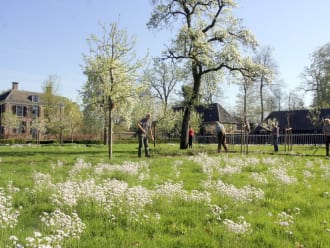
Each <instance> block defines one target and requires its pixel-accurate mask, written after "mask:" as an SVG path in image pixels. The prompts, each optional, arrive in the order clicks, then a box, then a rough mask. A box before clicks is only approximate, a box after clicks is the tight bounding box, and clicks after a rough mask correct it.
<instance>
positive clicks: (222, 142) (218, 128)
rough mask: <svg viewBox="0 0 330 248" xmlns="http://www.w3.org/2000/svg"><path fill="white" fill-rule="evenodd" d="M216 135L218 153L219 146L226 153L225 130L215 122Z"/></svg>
mask: <svg viewBox="0 0 330 248" xmlns="http://www.w3.org/2000/svg"><path fill="white" fill-rule="evenodd" d="M215 128H216V129H215V130H216V133H217V137H218V153H220V151H221V146H223V148H224V149H225V151H226V152H228V148H227V144H226V130H225V127H224V126H223V125H222V124H221V123H220V122H219V121H217V122H216V127H215Z"/></svg>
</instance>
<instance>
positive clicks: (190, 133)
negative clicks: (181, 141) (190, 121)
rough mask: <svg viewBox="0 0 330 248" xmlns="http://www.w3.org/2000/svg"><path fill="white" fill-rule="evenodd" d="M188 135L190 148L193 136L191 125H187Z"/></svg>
mask: <svg viewBox="0 0 330 248" xmlns="http://www.w3.org/2000/svg"><path fill="white" fill-rule="evenodd" d="M188 136H189V140H188V148H192V143H193V138H194V136H195V131H194V129H193V128H192V126H189V131H188Z"/></svg>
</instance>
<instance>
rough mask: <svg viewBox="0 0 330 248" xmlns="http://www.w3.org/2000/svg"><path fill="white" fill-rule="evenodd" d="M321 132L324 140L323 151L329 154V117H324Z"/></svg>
mask: <svg viewBox="0 0 330 248" xmlns="http://www.w3.org/2000/svg"><path fill="white" fill-rule="evenodd" d="M322 131H323V134H324V139H325V140H324V141H325V152H326V156H329V144H330V119H328V118H326V119H324V125H323V129H322Z"/></svg>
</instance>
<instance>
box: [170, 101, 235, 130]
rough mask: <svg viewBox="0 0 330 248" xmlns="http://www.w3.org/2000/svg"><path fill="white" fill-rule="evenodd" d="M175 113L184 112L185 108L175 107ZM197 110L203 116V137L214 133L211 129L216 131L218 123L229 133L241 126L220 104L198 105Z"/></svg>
mask: <svg viewBox="0 0 330 248" xmlns="http://www.w3.org/2000/svg"><path fill="white" fill-rule="evenodd" d="M173 109H174V111H182V110H183V107H182V106H179V107H174V108H173ZM195 110H196V112H197V113H198V114H200V115H201V116H202V118H203V119H202V124H203V128H202V130H203V131H202V132H205V133H201V135H207V134H208V133H209V132H212V131H211V130H210V129H212V130H213V129H214V128H215V127H214V125H215V122H216V121H220V122H221V123H222V124H224V126H225V128H226V130H227V131H229V130H232V131H235V130H236V129H237V126H238V125H239V124H240V121H239V120H238V119H237V118H235V117H233V116H231V115H230V114H229V113H228V112H227V110H225V109H224V108H223V107H222V106H221V104H219V103H212V104H205V105H198V106H196V107H195Z"/></svg>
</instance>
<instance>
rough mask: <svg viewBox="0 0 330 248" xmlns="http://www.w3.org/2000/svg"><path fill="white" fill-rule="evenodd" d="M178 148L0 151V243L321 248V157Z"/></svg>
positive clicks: (325, 226) (329, 168)
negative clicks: (146, 152)
mask: <svg viewBox="0 0 330 248" xmlns="http://www.w3.org/2000/svg"><path fill="white" fill-rule="evenodd" d="M178 147H179V146H178V145H165V144H164V145H162V147H161V148H162V151H161V152H160V151H157V150H154V151H152V157H151V158H144V157H142V158H140V159H138V158H137V145H136V144H129V145H127V144H125V145H122V144H121V145H116V144H115V145H114V158H113V159H111V160H109V159H108V158H107V156H108V154H107V148H106V147H105V146H89V147H86V146H83V145H65V146H55V145H54V146H36V145H31V146H1V147H0V247H4V248H11V247H13V248H14V247H20V248H23V247H37V248H39V247H40V248H41V247H45V248H46V247H56V248H60V247H88V248H90V247H102V248H104V247H143V248H144V247H150V248H151V247H153V248H154V247H178V248H179V247H180V248H182V247H189V248H191V247H200V248H202V247H203V248H204V247H214V248H216V247H217V248H218V247H235V248H236V247H244V248H245V247H293V248H298V247H300V248H302V247H313V248H314V247H330V193H329V192H330V188H329V185H330V159H327V158H326V157H324V156H319V155H318V156H303V155H297V154H293V153H290V154H286V153H284V152H282V153H281V152H280V153H278V154H270V153H268V152H266V153H262V152H259V153H249V154H241V153H239V152H232V153H221V154H217V153H215V152H214V151H215V150H216V147H215V146H212V145H209V146H196V147H194V149H193V150H188V151H179V148H178ZM258 149H261V150H262V149H263V148H262V147H260V148H258ZM267 149H272V148H271V147H270V148H269V147H268V148H267Z"/></svg>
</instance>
